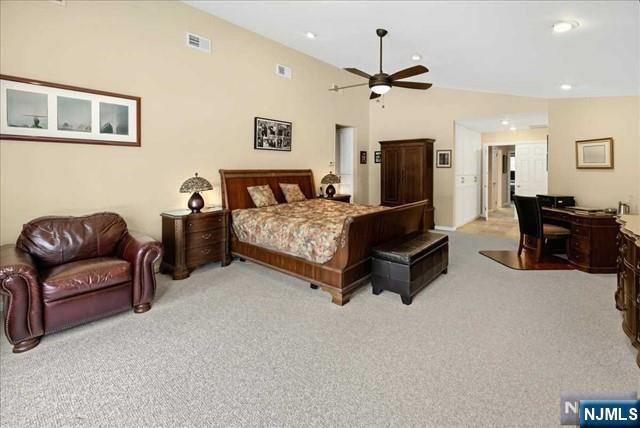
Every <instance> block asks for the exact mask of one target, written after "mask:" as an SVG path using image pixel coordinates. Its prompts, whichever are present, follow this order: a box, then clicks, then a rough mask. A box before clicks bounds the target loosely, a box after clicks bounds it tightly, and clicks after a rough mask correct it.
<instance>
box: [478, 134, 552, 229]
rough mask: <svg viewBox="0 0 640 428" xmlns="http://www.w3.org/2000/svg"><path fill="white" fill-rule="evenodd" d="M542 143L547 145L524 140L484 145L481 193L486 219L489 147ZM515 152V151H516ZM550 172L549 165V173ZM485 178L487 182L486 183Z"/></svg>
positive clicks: (538, 142)
mask: <svg viewBox="0 0 640 428" xmlns="http://www.w3.org/2000/svg"><path fill="white" fill-rule="evenodd" d="M541 143H547V140H523V141H509V142H488V143H482V172H481V177H482V181H483V182H482V186H481V192H482V214H483V217H484V214H485V209H486V208H488V206H487V205H485V201H486V202H488V199H489V189H488V187H486V186H485V183H488V178H489V160H488V158H489V147H495V146H498V147H499V146H518V145H522V144H541ZM485 147H486V152H487V161H486V162H485V158H484V155H485ZM514 151H515V150H514ZM548 155H549V145H548V144H547V156H548ZM548 170H549V165H548V164H547V171H548ZM517 176H518V171H517V170H516V177H517ZM485 177H486V180H487V181H485ZM547 188H549V175H548V174H547ZM510 200H511V196H509V201H510ZM486 214H487V215H486V217H484V218H485V219H488V218H489V211H488V210H487V212H486Z"/></svg>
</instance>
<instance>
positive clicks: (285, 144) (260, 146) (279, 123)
mask: <svg viewBox="0 0 640 428" xmlns="http://www.w3.org/2000/svg"><path fill="white" fill-rule="evenodd" d="M291 128H292V125H291V122H285V121H283V120H275V119H265V118H264V117H256V118H255V119H254V122H253V135H254V137H253V148H254V149H256V150H275V151H279V152H290V151H291V131H292V129H291Z"/></svg>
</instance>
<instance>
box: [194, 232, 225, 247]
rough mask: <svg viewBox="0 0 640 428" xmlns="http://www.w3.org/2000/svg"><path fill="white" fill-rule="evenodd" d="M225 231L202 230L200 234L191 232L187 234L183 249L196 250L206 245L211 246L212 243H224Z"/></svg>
mask: <svg viewBox="0 0 640 428" xmlns="http://www.w3.org/2000/svg"><path fill="white" fill-rule="evenodd" d="M224 235H225V229H224V228H218V229H209V230H203V231H201V232H191V233H187V242H186V244H185V247H186V248H187V249H190V248H198V247H204V246H207V245H211V244H213V243H214V242H220V241H224V239H225V236H224Z"/></svg>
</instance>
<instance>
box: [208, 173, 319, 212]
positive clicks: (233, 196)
mask: <svg viewBox="0 0 640 428" xmlns="http://www.w3.org/2000/svg"><path fill="white" fill-rule="evenodd" d="M220 182H221V183H222V205H223V206H224V207H225V208H228V209H230V210H237V209H241V208H255V205H254V204H253V201H252V200H251V196H249V192H247V187H249V186H261V185H264V184H268V185H269V186H270V187H271V190H272V191H273V194H274V195H275V197H276V199H277V201H278V202H279V203H283V202H287V201H286V199H285V198H284V195H283V194H282V190H280V185H279V184H280V183H288V184H289V183H290V184H298V185H299V186H300V190H302V193H304V195H305V196H306V197H307V198H308V199H313V198H315V197H316V188H315V184H314V182H313V172H311V170H310V169H221V170H220Z"/></svg>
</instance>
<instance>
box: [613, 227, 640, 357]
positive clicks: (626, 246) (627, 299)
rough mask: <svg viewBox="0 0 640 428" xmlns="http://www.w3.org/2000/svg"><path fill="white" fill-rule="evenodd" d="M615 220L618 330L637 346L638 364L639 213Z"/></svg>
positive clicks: (639, 303)
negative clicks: (620, 313)
mask: <svg viewBox="0 0 640 428" xmlns="http://www.w3.org/2000/svg"><path fill="white" fill-rule="evenodd" d="M618 223H619V224H620V233H619V234H618V240H617V241H618V249H619V255H618V287H617V289H616V294H615V301H616V308H618V310H620V311H622V329H623V330H624V332H625V333H626V334H627V336H629V339H630V340H631V343H632V344H633V346H635V347H636V348H638V355H637V357H636V362H637V363H638V366H639V367H640V215H623V216H621V217H620V218H619V219H618Z"/></svg>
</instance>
